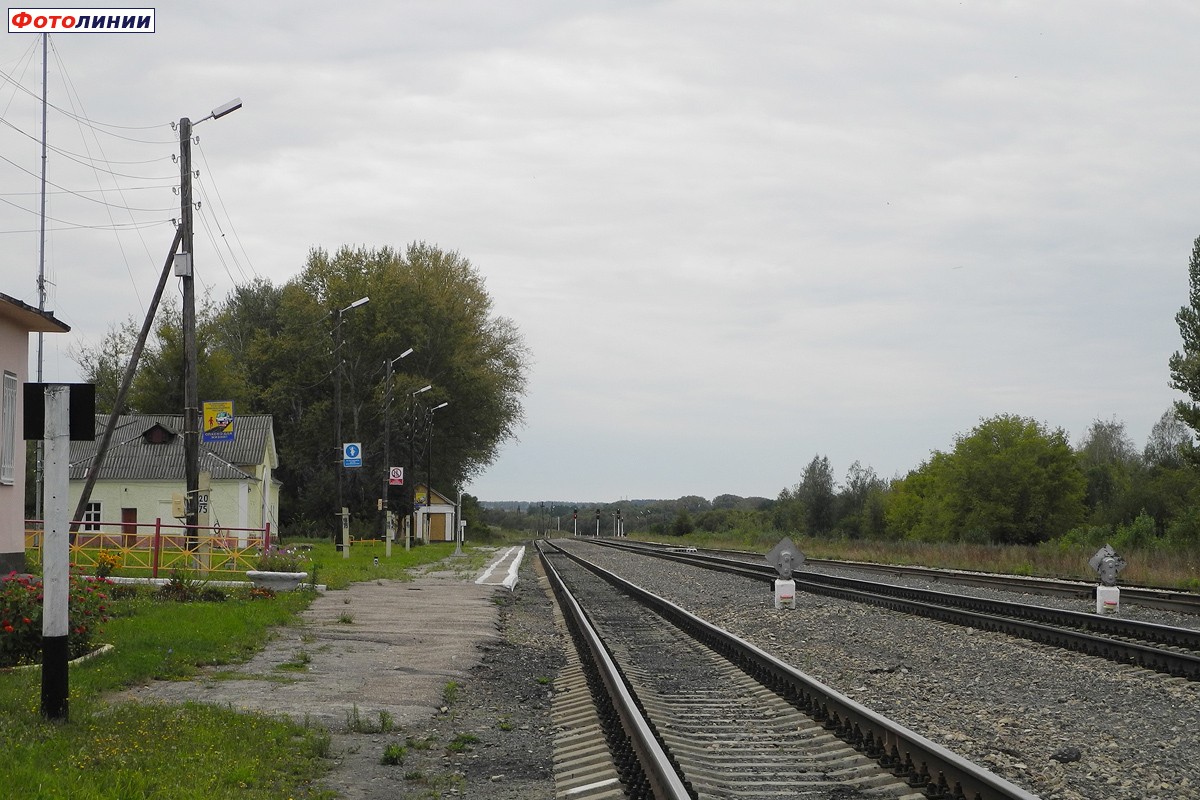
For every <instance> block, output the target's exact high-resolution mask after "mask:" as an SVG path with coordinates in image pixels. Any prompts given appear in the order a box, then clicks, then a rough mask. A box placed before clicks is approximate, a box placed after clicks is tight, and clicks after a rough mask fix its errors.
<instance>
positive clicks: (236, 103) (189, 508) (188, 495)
mask: <svg viewBox="0 0 1200 800" xmlns="http://www.w3.org/2000/svg"><path fill="white" fill-rule="evenodd" d="M241 107H242V101H241V98H237V97H235V98H234V99H233V100H230V101H229V102H228V103H226V104H224V105H222V106H218V107H217V108H214V109H213V111H212V113H211V114H209V115H208V116H207V117H204V119H201V120H198V121H197V122H196V123H195V125H199V124H200V123H201V122H204V121H205V120H210V119H220V118H221V117H223V116H225V115H226V114H232V113H233V112H234V111H237V110H238V109H239V108H241ZM193 127H194V126H193V123H192V121H191V120H190V119H188V118H187V117H183V118H182V119H180V120H179V216H180V221H179V227H180V241H179V252H178V253H176V255H175V275H176V276H178V277H179V278H180V279H181V280H182V283H183V287H182V288H183V462H184V463H183V475H184V482H185V484H186V486H185V489H186V491H185V493H184V514H185V516H186V519H185V520H184V521H185V523H186V525H187V528H186V530H187V541H188V549H189V550H194V549H196V546H197V539H196V528H197V526H198V525H199V524H200V504H199V499H200V386H199V377H198V374H199V373H198V370H197V368H196V351H197V348H196V291H195V271H194V269H193V262H192V238H193V237H192V128H193Z"/></svg>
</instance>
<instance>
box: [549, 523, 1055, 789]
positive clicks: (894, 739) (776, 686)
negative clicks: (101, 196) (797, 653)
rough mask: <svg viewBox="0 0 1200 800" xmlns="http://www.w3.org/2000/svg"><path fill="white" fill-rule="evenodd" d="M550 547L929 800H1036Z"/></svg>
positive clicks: (653, 596) (703, 623)
mask: <svg viewBox="0 0 1200 800" xmlns="http://www.w3.org/2000/svg"><path fill="white" fill-rule="evenodd" d="M548 544H549V545H550V546H551V547H554V548H555V549H556V550H558V551H559V552H561V553H563V554H564V555H566V556H567V557H568V558H570V559H571V560H573V561H575V562H576V563H578V564H580V565H581V566H583V567H585V568H586V569H588V570H590V571H591V572H592V573H594V574H595V575H597V576H598V577H600V578H602V579H604V580H605V581H607V582H609V583H610V584H612V585H613V586H615V587H617V588H618V589H620V590H621V591H622V592H624V593H626V594H628V595H630V596H631V597H634V598H636V599H637V600H639V601H640V602H642V603H644V604H646V605H648V606H650V607H651V608H653V609H654V610H655V611H656V612H657V613H658V614H660V615H661V616H663V617H664V618H665V619H667V620H669V621H670V622H672V623H673V624H674V625H676V626H677V627H679V628H680V629H681V630H684V631H686V632H687V633H689V634H690V635H692V636H694V637H695V638H696V639H698V640H699V641H701V642H703V643H705V644H706V645H708V646H709V647H711V648H713V649H715V650H717V651H718V652H720V653H721V654H722V655H724V656H725V657H726V658H728V659H729V660H730V661H731V662H733V663H735V664H737V665H738V666H739V667H741V668H742V669H744V670H746V671H747V672H749V673H750V674H751V675H753V676H755V677H756V678H757V679H758V680H760V681H761V682H762V683H763V684H764V685H766V686H767V687H769V688H771V689H773V690H774V691H776V692H777V693H779V694H780V695H782V696H784V697H786V698H787V699H788V700H789V702H791V703H792V704H793V705H794V706H795V707H796V708H798V709H800V710H801V711H803V712H804V713H806V714H808V715H809V716H811V717H812V718H813V719H814V720H817V721H819V722H821V723H823V725H824V726H825V727H826V729H828V730H830V731H831V732H832V733H833V734H834V735H836V736H837V737H838V738H839V739H841V740H842V741H844V742H847V743H848V744H851V745H852V746H854V747H855V748H856V749H858V750H859V751H860V752H862V753H863V754H864V755H867V756H868V757H870V758H873V759H875V760H877V761H878V762H879V763H880V765H881V766H883V767H885V768H887V769H889V770H890V771H891V772H892V773H893V774H894V775H897V776H899V777H902V778H904V779H906V780H907V781H908V782H909V785H911V786H913V787H914V788H920V789H923V790H924V791H925V793H926V795H927V796H928V797H931V798H939V797H940V798H971V800H1037V796H1036V795H1034V794H1032V793H1030V792H1028V791H1026V790H1024V789H1022V788H1020V787H1019V786H1016V785H1015V784H1012V783H1009V782H1008V781H1006V780H1004V779H1003V778H1001V777H999V776H998V775H995V774H994V773H992V772H990V771H988V770H986V769H984V768H982V767H980V766H978V765H977V764H975V763H973V762H971V761H968V760H967V759H965V758H963V757H962V756H959V755H958V754H956V753H954V752H952V751H950V750H947V749H946V748H944V747H942V746H941V745H938V744H936V743H935V742H932V741H930V740H929V739H926V738H925V737H924V736H921V735H920V734H919V733H916V732H915V731H912V730H909V729H908V728H905V727H904V726H902V725H900V724H898V723H896V722H893V721H892V720H890V719H887V718H886V717H884V716H881V715H880V714H877V713H876V712H874V711H872V710H871V709H869V708H867V707H866V706H863V705H861V704H860V703H857V702H855V701H854V700H851V699H850V698H849V697H846V696H845V695H843V694H841V693H840V692H838V691H836V690H834V689H832V688H831V687H829V686H826V685H825V684H823V683H821V682H820V681H818V680H816V679H815V678H813V677H811V676H809V675H807V674H805V673H804V672H801V671H800V670H798V669H796V668H795V667H793V666H791V665H790V664H787V663H786V662H784V661H782V660H780V659H778V658H776V657H775V656H773V655H771V654H770V653H767V652H766V651H764V650H762V649H760V648H758V647H756V646H755V645H753V644H751V643H749V642H747V641H745V640H744V639H741V638H739V637H737V636H735V635H733V634H731V633H729V632H728V631H725V630H722V629H721V628H718V627H716V626H715V625H712V624H710V623H709V622H706V621H705V620H703V619H701V618H700V617H697V616H696V615H694V614H692V613H690V612H688V611H687V610H685V609H683V608H681V607H680V606H677V605H675V604H674V603H672V602H670V601H669V600H666V599H665V598H662V597H659V596H658V595H656V594H654V593H652V592H650V591H648V590H646V589H643V588H641V587H640V586H637V585H636V584H634V583H631V582H630V581H627V580H625V579H624V578H621V577H620V576H618V575H616V574H614V573H612V572H610V571H608V570H605V569H603V568H602V567H599V566H597V565H596V564H593V563H592V562H590V561H588V560H587V559H585V558H582V557H580V556H578V555H577V554H575V553H572V552H569V551H568V550H566V549H564V548H561V547H559V546H558V545H556V544H554V543H553V542H549V543H548Z"/></svg>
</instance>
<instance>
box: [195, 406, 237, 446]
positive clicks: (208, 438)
mask: <svg viewBox="0 0 1200 800" xmlns="http://www.w3.org/2000/svg"><path fill="white" fill-rule="evenodd" d="M203 429H204V432H203V434H202V435H201V437H200V438H201V440H202V441H205V442H232V441H233V401H232V400H218V401H215V402H211V403H204V424H203Z"/></svg>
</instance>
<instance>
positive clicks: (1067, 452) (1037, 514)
mask: <svg viewBox="0 0 1200 800" xmlns="http://www.w3.org/2000/svg"><path fill="white" fill-rule="evenodd" d="M942 478H943V480H944V482H945V498H946V503H947V507H948V509H949V511H950V512H951V520H952V524H954V525H955V527H956V529H957V530H958V531H959V532H960V533H959V535H958V538H965V539H967V540H968V541H977V540H985V541H991V542H995V543H998V544H1035V543H1037V542H1043V541H1046V540H1048V539H1050V538H1052V537H1055V536H1059V535H1061V534H1063V533H1066V532H1067V531H1068V530H1069V529H1070V528H1072V527H1073V526H1075V525H1077V524H1078V523H1079V522H1080V520H1081V519H1082V517H1083V511H1084V506H1083V497H1084V492H1085V489H1086V481H1085V479H1084V476H1083V474H1082V472H1081V471H1080V469H1079V465H1078V462H1077V461H1076V459H1075V455H1074V453H1073V452H1072V450H1071V445H1070V443H1069V442H1068V440H1067V434H1066V432H1065V431H1063V430H1062V429H1061V428H1059V429H1055V430H1047V429H1046V428H1044V427H1043V426H1042V425H1041V424H1040V423H1038V422H1036V421H1034V420H1031V419H1026V418H1023V417H1019V416H1016V415H1014V414H1001V415H999V416H995V417H992V418H991V419H986V420H984V421H983V422H981V423H980V424H979V426H978V427H976V428H975V429H974V430H973V431H971V433H969V434H967V435H966V436H960V437H958V439H957V441H956V443H955V447H954V452H953V453H952V454H951V455H950V458H949V459H947V462H946V464H945V473H944V474H943V476H942Z"/></svg>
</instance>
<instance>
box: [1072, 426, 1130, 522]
mask: <svg viewBox="0 0 1200 800" xmlns="http://www.w3.org/2000/svg"><path fill="white" fill-rule="evenodd" d="M1077 455H1078V458H1079V464H1080V468H1081V469H1082V470H1083V474H1084V476H1085V477H1086V478H1087V493H1086V495H1085V502H1086V504H1087V506H1088V508H1089V509H1090V510H1091V512H1092V517H1093V521H1094V522H1097V523H1108V524H1114V525H1115V524H1118V523H1120V522H1125V521H1128V519H1132V517H1133V516H1136V514H1137V513H1138V511H1139V510H1140V509H1136V508H1135V509H1128V508H1126V507H1125V503H1124V501H1125V500H1126V499H1127V498H1128V497H1129V494H1130V489H1131V487H1132V484H1133V480H1134V477H1135V475H1136V474H1137V473H1138V472H1139V471H1140V470H1141V468H1142V466H1141V459H1140V457H1139V455H1138V452H1137V449H1136V448H1135V447H1134V444H1133V440H1131V439H1130V438H1129V436H1128V435H1127V434H1126V433H1125V423H1123V422H1119V421H1117V420H1115V419H1113V420H1099V419H1097V420H1094V421H1093V422H1092V424H1091V427H1089V428H1088V430H1087V433H1086V434H1084V437H1083V441H1082V442H1081V443H1080V445H1079V448H1078V450H1077ZM1127 518H1128V519H1127Z"/></svg>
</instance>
